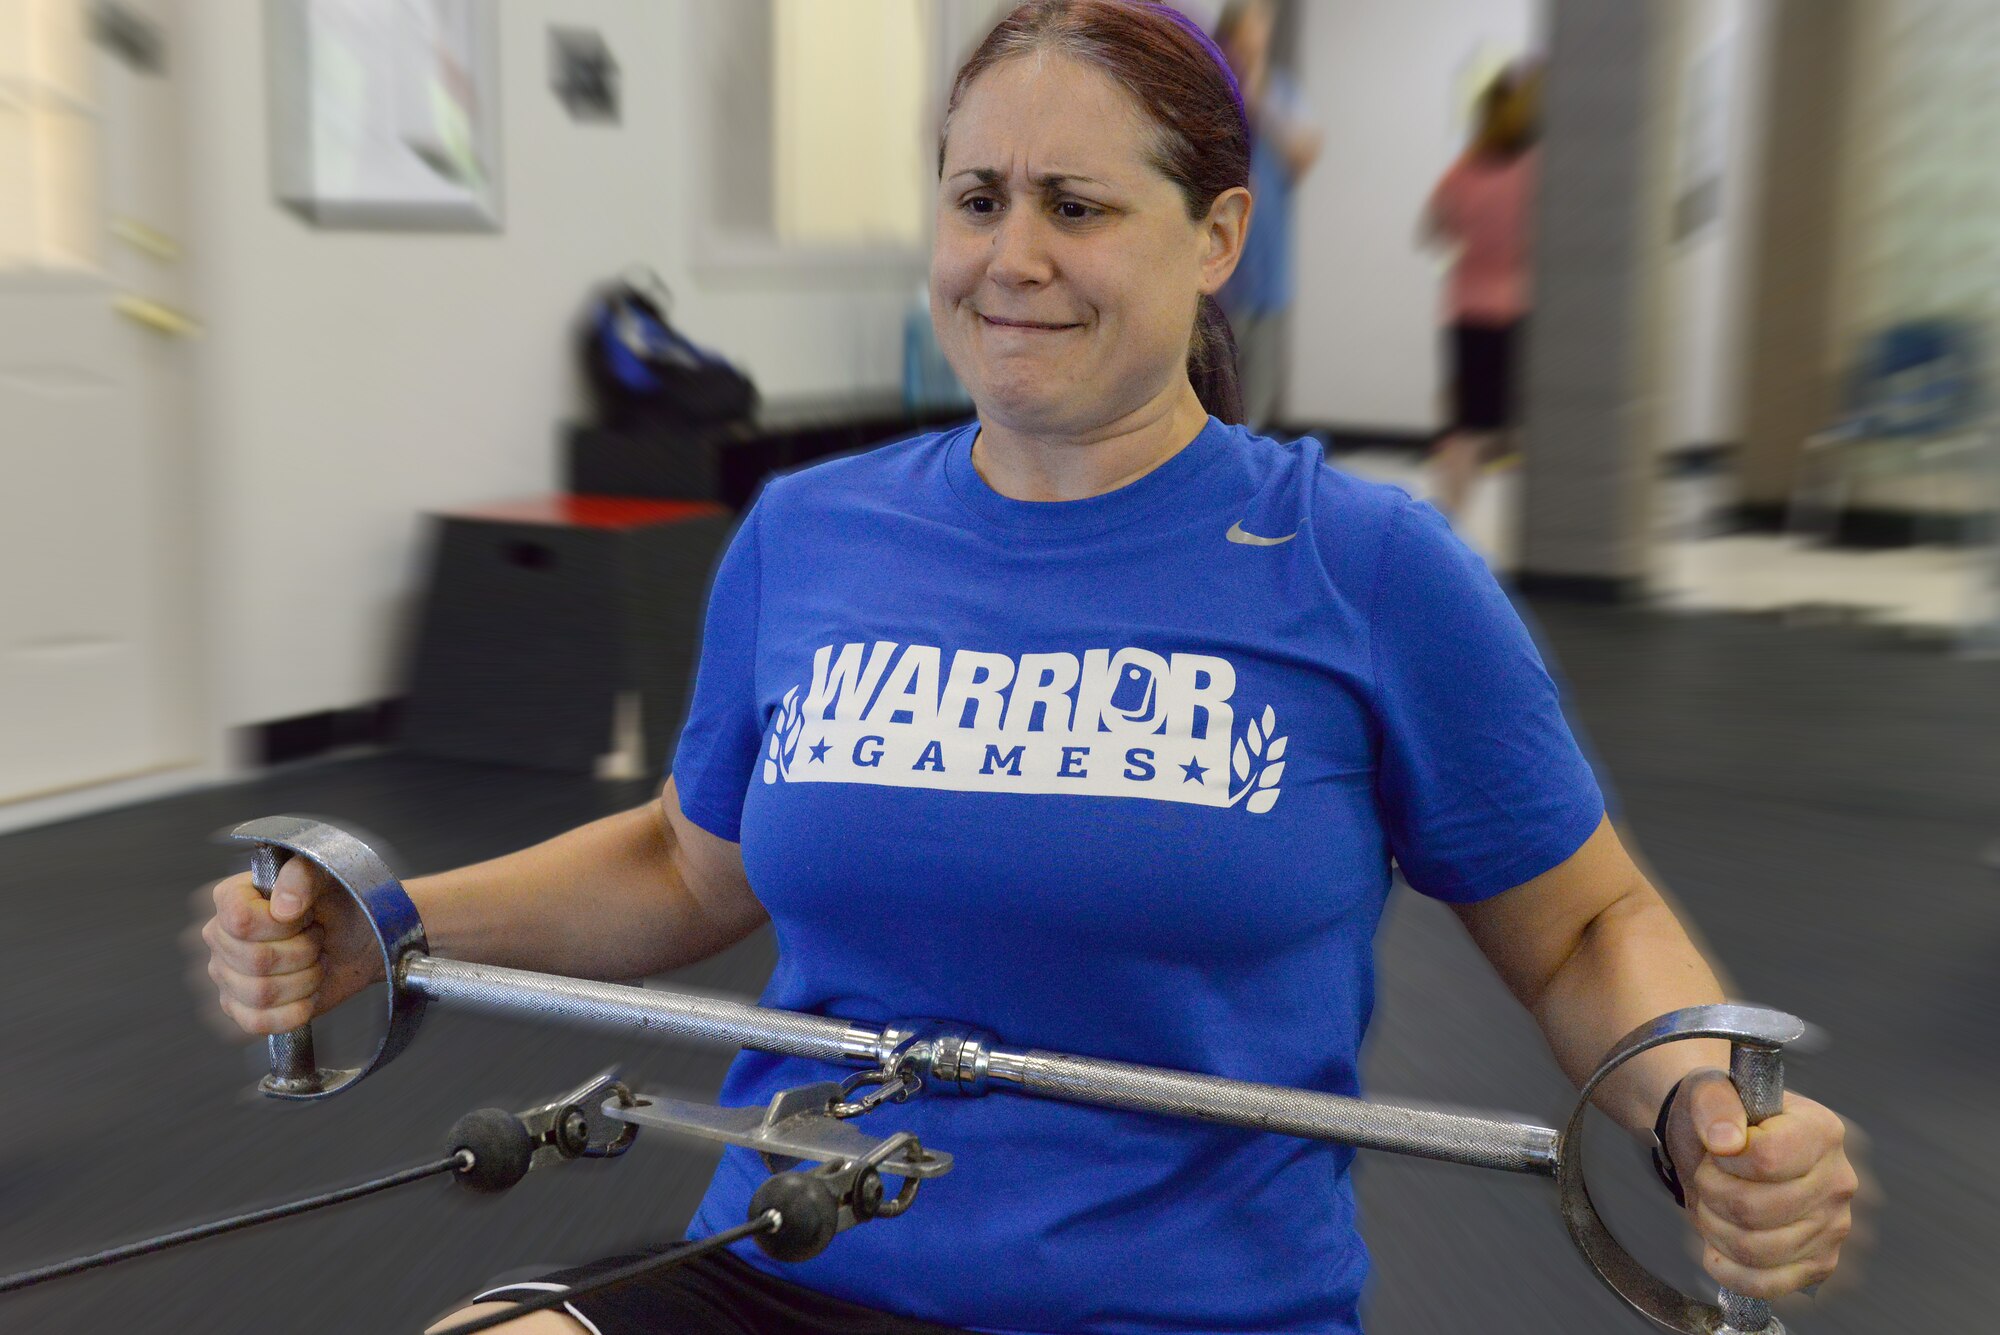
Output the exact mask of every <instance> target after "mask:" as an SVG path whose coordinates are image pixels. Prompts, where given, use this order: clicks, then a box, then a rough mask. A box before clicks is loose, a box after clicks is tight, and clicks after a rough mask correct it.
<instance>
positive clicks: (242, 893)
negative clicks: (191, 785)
mask: <svg viewBox="0 0 2000 1335" xmlns="http://www.w3.org/2000/svg"><path fill="white" fill-rule="evenodd" d="M309 866H310V864H306V863H303V862H301V861H300V860H299V859H293V861H292V862H288V863H286V864H285V866H284V867H283V868H282V869H280V872H279V876H278V887H277V889H278V892H279V893H281V894H288V895H289V896H290V900H291V904H292V906H293V907H294V908H295V909H296V910H297V911H296V913H295V914H294V917H293V919H292V920H291V921H280V920H279V919H278V918H277V917H276V916H274V914H273V907H274V906H273V905H272V904H268V903H266V902H265V899H264V897H263V896H262V895H261V894H259V893H258V891H257V889H256V887H255V886H254V885H253V884H251V880H250V877H249V875H248V874H243V875H238V876H231V877H229V878H227V879H225V880H222V881H219V882H217V883H216V885H215V888H214V890H213V892H212V899H213V902H214V905H215V913H214V916H213V917H211V918H210V919H209V920H208V921H207V922H206V923H205V924H204V925H203V926H202V927H201V929H200V933H199V939H200V941H201V943H202V944H203V945H205V946H206V947H207V953H208V962H207V974H208V978H209V981H210V982H212V983H213V984H214V985H215V988H216V993H217V1000H218V1004H219V1005H220V1007H221V1010H222V1013H223V1015H224V1016H226V1017H227V1018H228V1020H229V1021H230V1022H231V1023H233V1024H234V1025H235V1026H236V1027H237V1028H239V1029H241V1030H243V1031H244V1032H246V1033H251V1034H281V1033H285V1032H287V1031H289V1030H292V1029H296V1028H297V1027H298V1026H300V1025H302V1024H305V1023H306V1022H307V1021H309V1020H311V1019H312V1017H313V1014H314V1012H315V1010H316V1007H317V1001H318V997H319V993H320V989H321V985H322V982H323V978H324V968H323V959H324V956H323V950H324V946H325V937H326V931H325V928H324V927H322V926H320V925H319V924H318V923H317V922H316V921H314V919H313V917H312V905H313V901H314V899H315V898H316V897H317V893H318V890H319V886H318V885H317V884H316V878H315V877H314V876H313V875H312V874H311V872H310V871H309V870H308V868H309ZM294 867H297V868H298V870H296V871H295V870H294ZM274 898H275V896H274Z"/></svg>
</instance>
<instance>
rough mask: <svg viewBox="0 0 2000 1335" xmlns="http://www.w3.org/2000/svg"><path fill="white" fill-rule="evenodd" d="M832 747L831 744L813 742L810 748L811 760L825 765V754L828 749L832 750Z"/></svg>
mask: <svg viewBox="0 0 2000 1335" xmlns="http://www.w3.org/2000/svg"><path fill="white" fill-rule="evenodd" d="M832 746H833V744H832V743H831V742H814V743H813V744H812V747H811V750H812V758H813V759H814V760H817V761H820V762H821V763H825V761H826V753H827V752H828V751H829V750H830V749H832Z"/></svg>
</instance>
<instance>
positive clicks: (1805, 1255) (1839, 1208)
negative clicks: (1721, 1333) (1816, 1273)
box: [1697, 1202, 1854, 1296]
mask: <svg viewBox="0 0 2000 1335" xmlns="http://www.w3.org/2000/svg"><path fill="white" fill-rule="evenodd" d="M1697 1214H1698V1228H1699V1230H1700V1232H1701V1236H1702V1239H1703V1241H1705V1242H1706V1243H1707V1244H1708V1247H1709V1249H1710V1250H1711V1251H1714V1252H1717V1253H1719V1254H1720V1255H1721V1256H1722V1257H1723V1259H1725V1260H1727V1261H1730V1262H1732V1263H1733V1264H1735V1265H1738V1266H1743V1267H1747V1268H1749V1269H1753V1270H1780V1269H1783V1268H1784V1267H1786V1266H1790V1265H1797V1264H1800V1263H1804V1262H1809V1261H1811V1260H1812V1259H1813V1258H1815V1257H1817V1256H1820V1255H1822V1254H1824V1253H1827V1252H1830V1251H1831V1252H1838V1251H1839V1249H1840V1245H1841V1244H1842V1243H1844V1242H1845V1241H1847V1235H1848V1233H1849V1232H1851V1231H1852V1229H1853V1227H1854V1216H1853V1214H1852V1213H1851V1211H1850V1210H1849V1208H1848V1206H1847V1204H1846V1203H1845V1202H1841V1203H1840V1204H1838V1205H1834V1206H1830V1207H1829V1208H1828V1209H1826V1210H1819V1209H1814V1210H1811V1211H1809V1212H1808V1213H1807V1214H1806V1216H1805V1217H1803V1218H1800V1219H1795V1220H1792V1221H1790V1222H1789V1223H1785V1224H1781V1225H1779V1226H1777V1227H1775V1228H1760V1229H1753V1228H1745V1227H1743V1226H1742V1225H1740V1224H1735V1223H1731V1222H1729V1221H1728V1220H1726V1219H1722V1218H1720V1217H1719V1216H1718V1215H1716V1214H1715V1213H1714V1212H1713V1211H1706V1210H1699V1209H1698V1211H1697ZM1831 1272H1832V1271H1831V1267H1829V1268H1828V1273H1831ZM1821 1278H1825V1276H1821ZM1808 1282H1810V1283H1818V1280H1812V1281H1808ZM1759 1296H1763V1295H1759Z"/></svg>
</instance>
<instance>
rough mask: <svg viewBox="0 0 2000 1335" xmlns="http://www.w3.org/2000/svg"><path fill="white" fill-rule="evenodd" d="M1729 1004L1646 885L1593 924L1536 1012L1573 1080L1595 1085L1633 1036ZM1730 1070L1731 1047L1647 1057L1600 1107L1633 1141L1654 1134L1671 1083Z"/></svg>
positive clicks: (1701, 1043)
mask: <svg viewBox="0 0 2000 1335" xmlns="http://www.w3.org/2000/svg"><path fill="white" fill-rule="evenodd" d="M1721 1000H1723V993H1722V986H1721V984H1720V983H1719V982H1718V981H1717V980H1716V977H1715V973H1714V971H1713V970H1711V969H1710V968H1709V966H1708V962H1707V961H1706V960H1705V959H1703V958H1702V955H1701V952H1700V951H1699V950H1697V949H1696V948H1695V946H1694V943H1693V942H1692V941H1691V940H1689V938H1688V934H1687V933H1686V932H1685V931H1684V930H1682V928H1681V925H1680V922H1679V920H1678V919H1676V918H1675V916H1674V913H1673V910H1672V909H1671V908H1670V907H1669V906H1668V904H1667V903H1666V901H1665V900H1664V899H1663V898H1662V897H1661V896H1660V895H1659V894H1658V892H1656V891H1655V890H1654V889H1653V888H1652V887H1651V886H1650V885H1647V884H1645V882H1644V881H1639V882H1638V883H1637V884H1636V885H1635V886H1634V888H1633V889H1632V890H1631V891H1630V892H1629V893H1627V894H1626V895H1625V896H1623V897H1621V898H1620V899H1618V900H1617V901H1616V902H1614V903H1613V904H1612V905H1611V906H1609V907H1608V908H1606V909H1605V910H1604V911H1603V912H1602V913H1600V914H1598V915H1597V917H1596V918H1594V919H1593V920H1592V921H1591V923H1590V925H1589V927H1587V928H1586V929H1585V930H1584V933H1583V936H1582V939H1581V940H1580V941H1579V943H1578V945H1577V948H1576V949H1575V951H1573V952H1572V953H1571V954H1570V956H1569V958H1568V959H1567V960H1565V961H1564V963H1563V964H1562V966H1561V967H1560V968H1559V969H1557V970H1556V972H1555V974H1554V976H1553V977H1551V978H1550V980H1549V983H1548V986H1547V987H1546V988H1545V989H1544V990H1543V992H1542V995H1541V996H1540V997H1539V998H1538V999H1537V1000H1536V1002H1535V1004H1534V1006H1533V1007H1532V1009H1533V1011H1534V1016H1535V1019H1536V1021H1537V1022H1538V1023H1539V1024H1540V1025H1541V1028H1542V1033H1543V1034H1544V1035H1545V1036H1546V1037H1547V1039H1548V1043H1549V1047H1550V1049H1551V1050H1552V1051H1553V1052H1554V1053H1555V1057H1556V1061H1557V1062H1558V1063H1559V1064H1560V1065H1561V1066H1562V1069H1563V1073H1564V1074H1565V1075H1567V1076H1568V1077H1569V1078H1570V1080H1571V1081H1573V1082H1575V1083H1576V1084H1578V1085H1581V1084H1582V1083H1583V1081H1585V1080H1587V1079H1589V1078H1590V1074H1591V1072H1592V1071H1594V1070H1595V1069H1596V1068H1597V1063H1598V1062H1600V1061H1602V1060H1603V1059H1604V1057H1605V1056H1606V1055H1608V1054H1609V1052H1610V1050H1611V1045H1612V1044H1613V1043H1616V1042H1617V1041H1618V1040H1619V1039H1621V1038H1623V1037H1624V1036H1625V1035H1626V1034H1627V1033H1629V1032H1631V1031H1632V1030H1633V1029H1635V1028H1637V1027H1638V1026H1639V1025H1641V1024H1644V1023H1645V1022H1646V1021H1648V1020H1651V1019H1654V1018H1656V1017H1658V1016H1660V1015H1664V1014H1666V1013H1667V1012H1668V1011H1673V1010H1679V1009H1681V1008H1682V1007H1685V1006H1701V1005H1708V1004H1710V1003H1713V1002H1718V1001H1721ZM1728 1065H1729V1045H1728V1044H1727V1043H1725V1042H1723V1041H1721V1040H1719V1039H1689V1040H1686V1041H1683V1042H1677V1043H1668V1044H1665V1045H1663V1046H1661V1047H1658V1048H1654V1049H1653V1050H1652V1051H1650V1052H1646V1053H1642V1054H1640V1055H1639V1056H1638V1057H1635V1058H1634V1059H1633V1060H1632V1061H1630V1062H1628V1063H1626V1064H1625V1066H1624V1067H1622V1068H1621V1069H1620V1070H1619V1071H1618V1072H1617V1073H1616V1074H1615V1075H1613V1076H1612V1077H1611V1078H1610V1079H1608V1080H1606V1081H1605V1083H1604V1084H1603V1085H1602V1086H1600V1087H1599V1089H1598V1092H1597V1094H1596V1096H1595V1102H1596V1104H1597V1106H1598V1108H1599V1109H1601V1110H1602V1111H1603V1112H1604V1113H1605V1114H1607V1115H1608V1116H1610V1117H1611V1118H1612V1119H1613V1120H1614V1121H1616V1122H1618V1123H1619V1125H1621V1126H1623V1127H1625V1128H1626V1129H1627V1130H1629V1131H1631V1132H1633V1133H1634V1134H1645V1133H1647V1132H1649V1131H1650V1130H1651V1129H1652V1125H1653V1119H1654V1117H1655V1116H1656V1115H1657V1114H1658V1112H1659V1107H1660V1101H1661V1100H1662V1099H1664V1098H1665V1097H1666V1094H1667V1091H1668V1090H1669V1089H1671V1088H1672V1087H1673V1085H1674V1082H1676V1081H1677V1080H1679V1079H1680V1078H1681V1077H1682V1076H1684V1075H1686V1074H1687V1073H1688V1072H1690V1071H1693V1070H1696V1069H1698V1068H1701V1067H1707V1066H1720V1067H1723V1068H1725V1069H1726V1068H1727V1067H1728Z"/></svg>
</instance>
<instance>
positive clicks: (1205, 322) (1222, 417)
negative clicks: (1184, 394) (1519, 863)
mask: <svg viewBox="0 0 2000 1335" xmlns="http://www.w3.org/2000/svg"><path fill="white" fill-rule="evenodd" d="M1187 372H1188V380H1189V381H1190V382H1191V383H1192V384H1193V385H1194V392H1195V397H1196V398H1198V399H1200V400H1201V406H1202V407H1203V408H1205V409H1206V410H1207V411H1208V415H1209V416H1211V417H1213V418H1215V419H1217V420H1218V421H1220V422H1223V423H1225V424H1227V425H1229V426H1241V425H1243V385H1242V383H1241V382H1240V381H1239V380H1238V379H1237V377H1236V335H1235V334H1233V333H1232V332H1230V328H1229V317H1228V316H1226V315H1224V314H1223V313H1222V305H1221V303H1220V302H1218V301H1216V299H1215V298H1214V297H1203V298H1202V299H1201V306H1200V308H1199V309H1198V310H1197V311H1196V312H1195V317H1194V337H1192V338H1191V339H1189V340H1188V359H1187Z"/></svg>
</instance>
